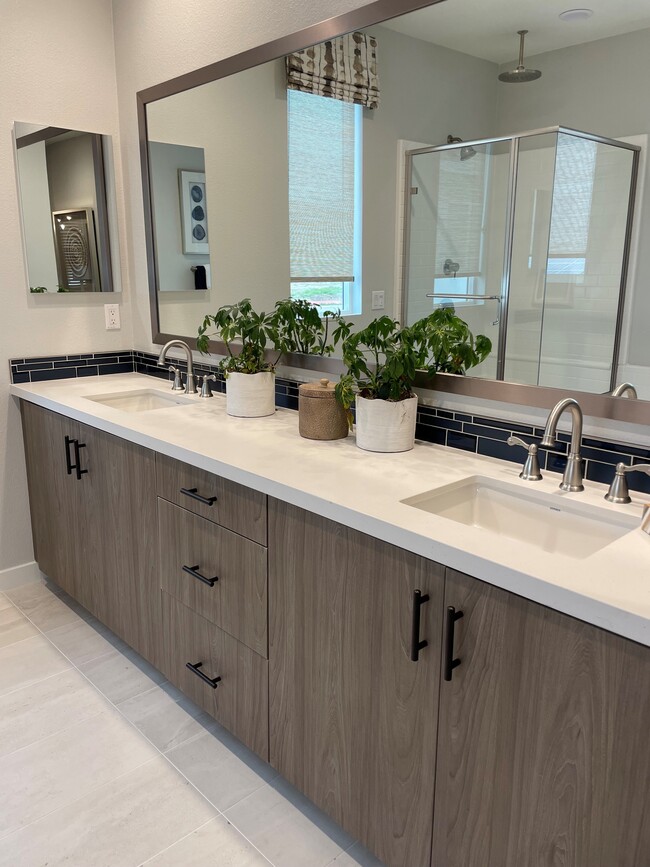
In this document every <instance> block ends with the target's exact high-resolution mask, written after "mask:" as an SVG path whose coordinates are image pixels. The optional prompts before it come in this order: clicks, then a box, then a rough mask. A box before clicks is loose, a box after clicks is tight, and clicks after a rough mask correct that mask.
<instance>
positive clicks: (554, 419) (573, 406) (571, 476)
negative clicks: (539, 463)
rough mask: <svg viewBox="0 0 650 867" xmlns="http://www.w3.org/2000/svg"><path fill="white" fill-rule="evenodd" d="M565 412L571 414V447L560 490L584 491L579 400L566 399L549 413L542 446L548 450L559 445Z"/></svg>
mask: <svg viewBox="0 0 650 867" xmlns="http://www.w3.org/2000/svg"><path fill="white" fill-rule="evenodd" d="M565 410H568V411H569V412H570V413H571V445H570V448H569V457H568V459H567V464H566V468H565V470H564V475H563V476H562V481H561V482H560V488H561V489H562V490H563V491H573V492H575V491H584V489H585V486H584V485H583V484H582V479H583V470H582V457H581V455H580V444H581V442H582V410H581V409H580V404H579V403H578V401H577V400H574V399H573V398H572V397H565V398H564V400H561V401H560V402H559V403H558V404H556V405H555V406H554V407H553V409H552V410H551V412H550V413H549V416H548V420H547V422H546V428H545V429H544V436H543V437H542V442H541V443H540V445H542V446H543V447H544V448H547V449H548V448H553V446H555V445H557V436H556V432H557V423H558V421H559V420H560V416H561V415H562V413H563V412H564V411H565Z"/></svg>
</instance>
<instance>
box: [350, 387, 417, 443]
mask: <svg viewBox="0 0 650 867" xmlns="http://www.w3.org/2000/svg"><path fill="white" fill-rule="evenodd" d="M356 409H357V423H356V434H357V445H358V446H359V448H360V449H365V450H366V451H367V452H407V451H409V450H410V449H412V448H413V446H414V444H415V421H416V418H417V409H418V399H417V397H409V398H407V399H406V400H398V401H394V402H393V401H390V400H368V398H365V397H358V396H357V399H356Z"/></svg>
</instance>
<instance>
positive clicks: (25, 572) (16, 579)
mask: <svg viewBox="0 0 650 867" xmlns="http://www.w3.org/2000/svg"><path fill="white" fill-rule="evenodd" d="M42 580H43V574H42V572H41V570H40V569H39V568H38V563H36V562H34V561H33V560H32V562H31V563H23V564H22V565H21V566H12V567H11V569H2V570H0V591H2V590H12V589H13V588H14V587H21V586H22V585H23V584H31V583H33V582H34V581H42Z"/></svg>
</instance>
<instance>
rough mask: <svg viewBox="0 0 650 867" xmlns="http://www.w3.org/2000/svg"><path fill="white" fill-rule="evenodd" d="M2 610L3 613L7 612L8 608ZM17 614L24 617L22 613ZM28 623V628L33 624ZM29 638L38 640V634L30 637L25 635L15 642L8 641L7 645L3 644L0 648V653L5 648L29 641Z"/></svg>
mask: <svg viewBox="0 0 650 867" xmlns="http://www.w3.org/2000/svg"><path fill="white" fill-rule="evenodd" d="M3 610H4V611H8V610H9V609H8V608H5V609H3ZM0 613H2V612H1V611H0ZM18 613H19V614H22V616H23V617H25V615H24V614H23V612H22V611H20V612H18ZM25 619H27V618H25ZM28 623H29V625H30V626H33V625H34V624H33V623H32V622H31V620H30V621H28ZM30 638H38V634H37V633H33V634H32V635H26V636H25V637H24V638H19V639H18V640H17V641H10V642H9V644H3V645H2V646H1V647H0V651H3V650H4V649H5V648H6V647H15V646H16V645H17V644H22V643H23V641H29V639H30Z"/></svg>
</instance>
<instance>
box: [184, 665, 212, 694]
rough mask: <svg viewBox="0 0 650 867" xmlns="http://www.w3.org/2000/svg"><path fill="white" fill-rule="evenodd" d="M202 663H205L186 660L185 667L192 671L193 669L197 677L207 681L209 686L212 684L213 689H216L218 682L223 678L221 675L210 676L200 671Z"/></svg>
mask: <svg viewBox="0 0 650 867" xmlns="http://www.w3.org/2000/svg"><path fill="white" fill-rule="evenodd" d="M202 665H203V663H202V662H195V663H194V664H192V663H191V662H186V663H185V668H189V670H190V671H193V672H194V674H195V675H196V676H197V677H200V678H201V680H202V681H204V682H205V683H207V684H208V686H211V687H212V689H216V688H217V684H218V683H219V681H220V680H221V678H220V677H208V676H207V674H204V673H203V672H202V671H200V669H201V666H202Z"/></svg>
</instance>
